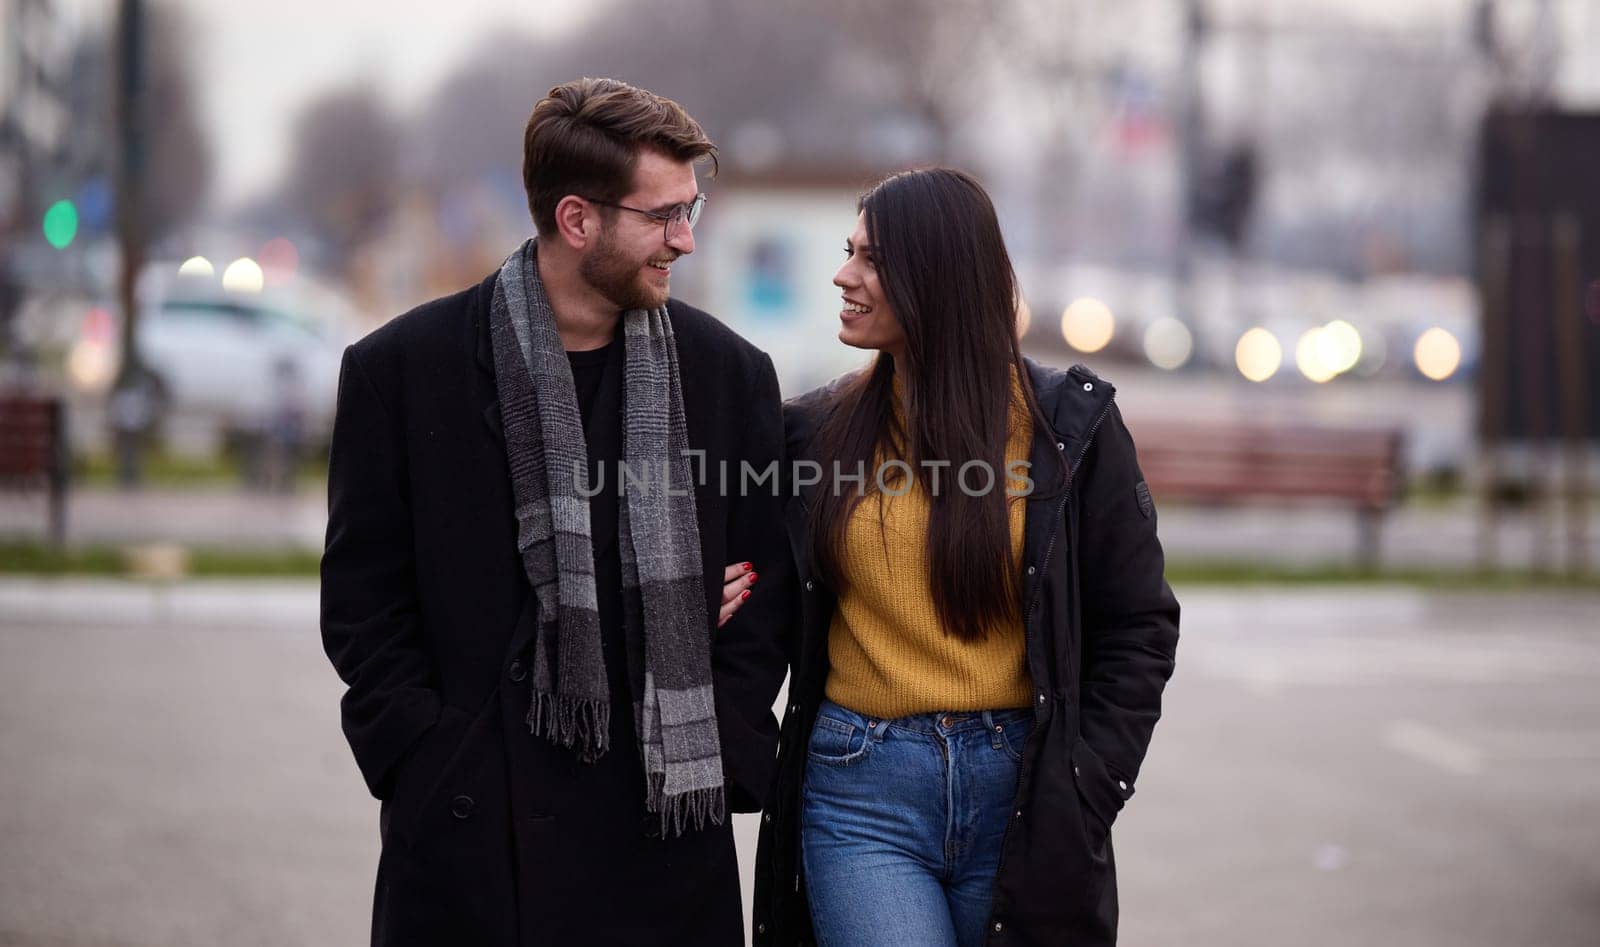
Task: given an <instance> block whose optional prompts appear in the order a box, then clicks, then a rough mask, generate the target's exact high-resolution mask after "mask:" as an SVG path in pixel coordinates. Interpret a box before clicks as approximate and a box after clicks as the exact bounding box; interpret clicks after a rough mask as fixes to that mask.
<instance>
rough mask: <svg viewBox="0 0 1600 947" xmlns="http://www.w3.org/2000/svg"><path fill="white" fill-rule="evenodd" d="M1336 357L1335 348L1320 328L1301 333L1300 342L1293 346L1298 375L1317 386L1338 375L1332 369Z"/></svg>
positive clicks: (1324, 330)
mask: <svg viewBox="0 0 1600 947" xmlns="http://www.w3.org/2000/svg"><path fill="white" fill-rule="evenodd" d="M1338 357H1339V353H1338V351H1337V349H1336V347H1335V346H1334V344H1333V343H1332V342H1331V341H1330V340H1329V338H1328V332H1327V330H1326V329H1325V328H1323V327H1322V326H1317V327H1315V328H1311V329H1307V330H1306V331H1305V332H1303V333H1301V334H1300V341H1299V342H1296V343H1295V346H1294V365H1295V367H1296V368H1298V369H1300V374H1302V375H1304V376H1306V378H1308V379H1310V380H1311V381H1314V382H1316V383H1317V384H1319V385H1320V384H1322V383H1323V382H1325V381H1330V380H1332V378H1333V376H1335V375H1337V374H1339V372H1338V371H1337V370H1336V369H1335V368H1334V362H1335V361H1336V360H1337V359H1338Z"/></svg>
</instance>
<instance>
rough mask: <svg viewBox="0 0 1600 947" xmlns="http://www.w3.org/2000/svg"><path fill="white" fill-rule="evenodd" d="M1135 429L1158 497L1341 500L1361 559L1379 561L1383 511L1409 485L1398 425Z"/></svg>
mask: <svg viewBox="0 0 1600 947" xmlns="http://www.w3.org/2000/svg"><path fill="white" fill-rule="evenodd" d="M1133 431H1134V437H1135V439H1136V440H1137V442H1138V448H1139V465H1140V468H1141V469H1142V470H1143V472H1144V475H1145V480H1146V482H1147V483H1148V484H1149V485H1150V492H1151V493H1152V494H1153V495H1154V496H1155V498H1156V500H1157V501H1158V502H1159V501H1163V500H1165V501H1171V500H1180V501H1190V502H1197V503H1207V504H1221V505H1226V504H1233V503H1238V502H1241V501H1251V500H1289V501H1293V500H1332V501H1336V502H1338V503H1341V504H1344V505H1348V506H1350V507H1352V508H1354V510H1355V512H1356V515H1357V518H1358V522H1359V530H1360V540H1359V543H1360V546H1359V549H1358V556H1359V558H1360V561H1361V563H1362V564H1363V565H1365V566H1368V567H1372V566H1376V565H1377V564H1378V555H1379V543H1380V536H1381V530H1382V525H1383V516H1384V514H1385V513H1387V512H1388V511H1389V510H1390V509H1392V508H1393V507H1394V505H1395V504H1396V502H1397V501H1398V500H1399V498H1400V495H1401V492H1402V489H1403V486H1404V477H1403V476H1402V470H1401V456H1400V449H1401V442H1402V437H1401V433H1400V431H1399V430H1397V429H1385V430H1354V429H1341V428H1322V427H1302V426H1284V425H1264V424H1233V423H1227V424H1218V423H1214V422H1202V423H1194V424H1178V423H1173V422H1159V423H1149V424H1140V425H1138V426H1136V427H1134V429H1133Z"/></svg>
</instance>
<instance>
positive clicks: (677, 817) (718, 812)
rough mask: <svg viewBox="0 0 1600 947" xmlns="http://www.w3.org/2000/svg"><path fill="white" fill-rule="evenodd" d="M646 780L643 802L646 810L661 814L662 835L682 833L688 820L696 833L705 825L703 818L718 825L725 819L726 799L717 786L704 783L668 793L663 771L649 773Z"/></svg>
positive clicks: (663, 836)
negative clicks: (647, 787) (701, 787)
mask: <svg viewBox="0 0 1600 947" xmlns="http://www.w3.org/2000/svg"><path fill="white" fill-rule="evenodd" d="M649 783H650V791H649V793H647V794H646V795H645V800H644V804H645V808H646V809H647V810H649V811H650V812H654V813H657V814H659V815H660V816H661V837H662V838H670V837H672V836H675V835H682V834H683V833H684V829H685V828H686V827H687V826H688V825H689V824H691V823H692V824H693V825H694V830H695V831H696V832H699V831H701V830H703V829H704V828H705V827H706V820H708V819H709V820H710V821H711V822H712V824H714V825H721V824H722V822H723V820H724V819H726V818H727V801H726V797H725V795H724V794H723V791H722V787H721V786H706V787H705V788H703V789H691V790H689V791H688V792H685V793H679V794H678V795H676V796H668V795H666V792H665V789H666V774H665V773H651V774H650V779H649Z"/></svg>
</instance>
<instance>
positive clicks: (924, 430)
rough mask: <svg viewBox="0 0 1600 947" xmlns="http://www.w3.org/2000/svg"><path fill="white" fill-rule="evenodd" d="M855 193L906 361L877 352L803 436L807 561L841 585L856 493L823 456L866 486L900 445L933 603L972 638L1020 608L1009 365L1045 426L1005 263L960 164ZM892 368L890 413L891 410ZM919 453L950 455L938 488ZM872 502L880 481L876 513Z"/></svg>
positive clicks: (989, 215) (984, 202)
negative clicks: (899, 395)
mask: <svg viewBox="0 0 1600 947" xmlns="http://www.w3.org/2000/svg"><path fill="white" fill-rule="evenodd" d="M858 206H859V209H860V210H861V212H862V213H863V215H864V216H865V221H866V228H867V239H868V241H869V242H870V243H871V245H872V256H873V261H874V263H875V265H876V267H877V273H878V279H879V282H880V284H881V286H882V289H883V294H884V296H885V297H886V298H887V300H888V302H889V306H890V308H892V309H893V310H894V314H895V316H896V317H897V318H898V319H899V321H900V325H901V326H902V328H903V329H904V330H905V336H906V342H905V362H906V364H904V365H899V364H896V363H895V360H894V358H893V357H891V356H890V355H888V354H887V353H880V354H879V355H878V357H877V358H876V359H875V360H874V362H873V364H872V366H871V368H870V369H868V370H866V371H864V372H861V373H860V374H859V375H857V376H856V377H854V378H853V379H851V380H850V381H849V382H848V383H847V384H844V385H842V386H841V387H840V388H839V390H838V392H837V393H836V394H835V395H834V396H833V398H832V400H831V402H830V404H829V406H828V408H827V410H826V414H825V417H824V419H823V421H822V423H821V425H820V426H819V429H818V432H817V438H816V456H817V460H818V462H820V463H821V464H822V470H823V484H824V487H825V489H822V490H820V491H818V498H819V499H818V502H817V503H816V505H815V506H813V507H812V510H811V517H812V519H811V527H812V533H811V534H812V536H813V537H814V542H813V544H812V550H813V555H814V557H815V560H816V563H815V564H816V567H817V569H818V571H819V572H820V574H821V575H823V576H824V577H826V578H827V579H828V580H829V581H830V582H832V583H833V584H834V586H835V588H840V589H843V588H845V587H846V585H847V583H848V578H849V577H848V576H847V575H845V574H844V570H843V569H842V568H841V556H840V550H841V548H842V543H843V540H844V536H845V526H846V523H847V522H848V520H849V518H850V515H851V514H852V512H853V511H854V510H855V508H856V506H857V505H858V504H859V503H860V502H861V500H862V496H861V493H860V492H858V491H857V490H856V489H854V488H849V489H840V488H839V487H838V486H837V482H836V481H835V480H834V478H833V472H834V470H836V469H838V470H840V471H841V472H843V473H845V474H852V473H854V472H856V470H857V469H858V464H860V465H864V467H865V469H866V472H867V479H866V484H867V489H869V490H870V489H873V487H872V485H873V484H874V482H875V478H874V471H875V470H876V461H877V460H878V459H879V458H880V456H881V457H884V458H899V459H902V460H904V461H906V462H907V463H908V464H910V466H911V469H912V471H913V474H914V476H916V477H917V479H918V480H919V481H920V484H921V487H922V488H923V489H924V490H926V491H927V492H928V493H929V494H930V496H931V501H930V502H931V509H930V513H929V519H928V534H927V540H926V542H927V549H928V559H929V567H930V570H931V576H932V580H933V581H932V582H931V583H930V586H931V590H932V593H933V604H934V608H935V611H936V612H937V614H938V616H939V620H940V622H941V624H943V626H944V628H945V630H946V632H947V633H949V634H954V635H956V636H957V637H959V638H961V639H963V640H966V641H976V640H980V639H982V638H983V637H984V636H985V635H986V634H987V633H988V631H989V630H990V629H991V628H994V627H995V626H996V625H998V624H1000V623H1002V622H1014V621H1017V620H1018V618H1019V615H1020V612H1021V585H1020V579H1019V577H1018V576H1017V574H1016V569H1015V568H1014V565H1013V563H1012V561H1011V533H1010V522H1009V519H1008V516H1007V508H1006V504H1007V501H1008V499H1009V498H1008V497H1007V496H1006V485H1007V479H1006V478H1007V474H1006V468H1005V445H1006V426H1007V420H1008V417H1009V412H1010V405H1011V378H1012V374H1013V373H1014V372H1015V373H1018V374H1019V375H1020V377H1021V380H1022V390H1023V393H1024V396H1025V398H1026V400H1027V404H1028V410H1029V412H1030V413H1031V414H1032V415H1033V418H1034V425H1035V430H1036V431H1042V430H1046V429H1047V428H1046V427H1045V420H1044V416H1043V414H1042V413H1041V412H1040V410H1039V404H1038V401H1037V399H1036V398H1035V397H1034V393H1033V386H1032V385H1031V384H1030V382H1029V378H1028V373H1027V369H1026V368H1025V366H1024V364H1023V361H1022V349H1021V347H1020V346H1019V344H1018V341H1017V307H1018V302H1019V296H1018V293H1017V278H1016V273H1015V271H1014V270H1013V269H1012V266H1011V257H1010V255H1009V254H1008V253H1007V252H1006V246H1005V241H1004V239H1003V238H1002V237H1001V234H1000V222H999V220H998V219H997V218H996V216H995V212H994V205H993V204H992V203H991V202H990V200H989V195H988V194H986V193H985V192H984V190H983V187H982V186H981V185H979V184H978V182H977V181H976V180H974V179H973V178H972V177H971V176H970V175H967V174H965V173H963V172H960V171H954V170H950V169H947V168H933V169H929V170H921V171H905V172H901V173H899V174H894V175H891V176H890V177H888V178H886V179H884V180H883V181H881V182H879V183H878V184H877V185H876V186H875V187H873V188H872V190H870V191H868V192H867V193H866V195H865V196H863V197H862V198H861V202H860V204H859V205H858ZM897 374H898V375H899V376H900V383H901V385H902V390H903V393H904V397H905V406H904V407H905V410H904V416H905V423H904V426H903V427H902V426H901V425H900V424H899V423H897V420H896V416H895V410H894V381H895V376H896V375H897ZM923 461H949V463H950V466H948V467H942V468H940V469H939V470H938V472H937V475H938V480H939V482H938V486H939V489H938V491H937V495H933V493H934V491H933V489H932V476H933V471H931V470H930V469H929V468H927V467H924V466H923V463H922V462H923ZM969 461H983V462H985V463H987V464H988V465H989V467H988V469H989V470H990V471H993V472H994V488H993V489H991V490H988V491H987V492H984V493H983V494H981V495H978V496H971V495H968V494H967V492H966V491H964V490H962V489H960V488H959V487H958V484H957V482H956V475H957V472H958V471H959V470H960V469H961V465H962V464H964V463H967V462H969ZM835 463H837V464H838V467H837V468H836V467H835V466H834V464H835ZM969 483H970V481H969ZM973 486H974V488H976V486H977V484H974V485H973ZM881 504H882V497H881V495H880V496H879V516H880V527H881V525H882V520H881V517H882V515H883V508H882V505H881Z"/></svg>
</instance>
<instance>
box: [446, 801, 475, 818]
mask: <svg viewBox="0 0 1600 947" xmlns="http://www.w3.org/2000/svg"><path fill="white" fill-rule="evenodd" d="M450 814H451V815H453V816H455V817H456V818H458V819H465V818H467V817H468V816H470V815H472V797H471V796H457V797H455V798H454V799H452V800H450Z"/></svg>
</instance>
